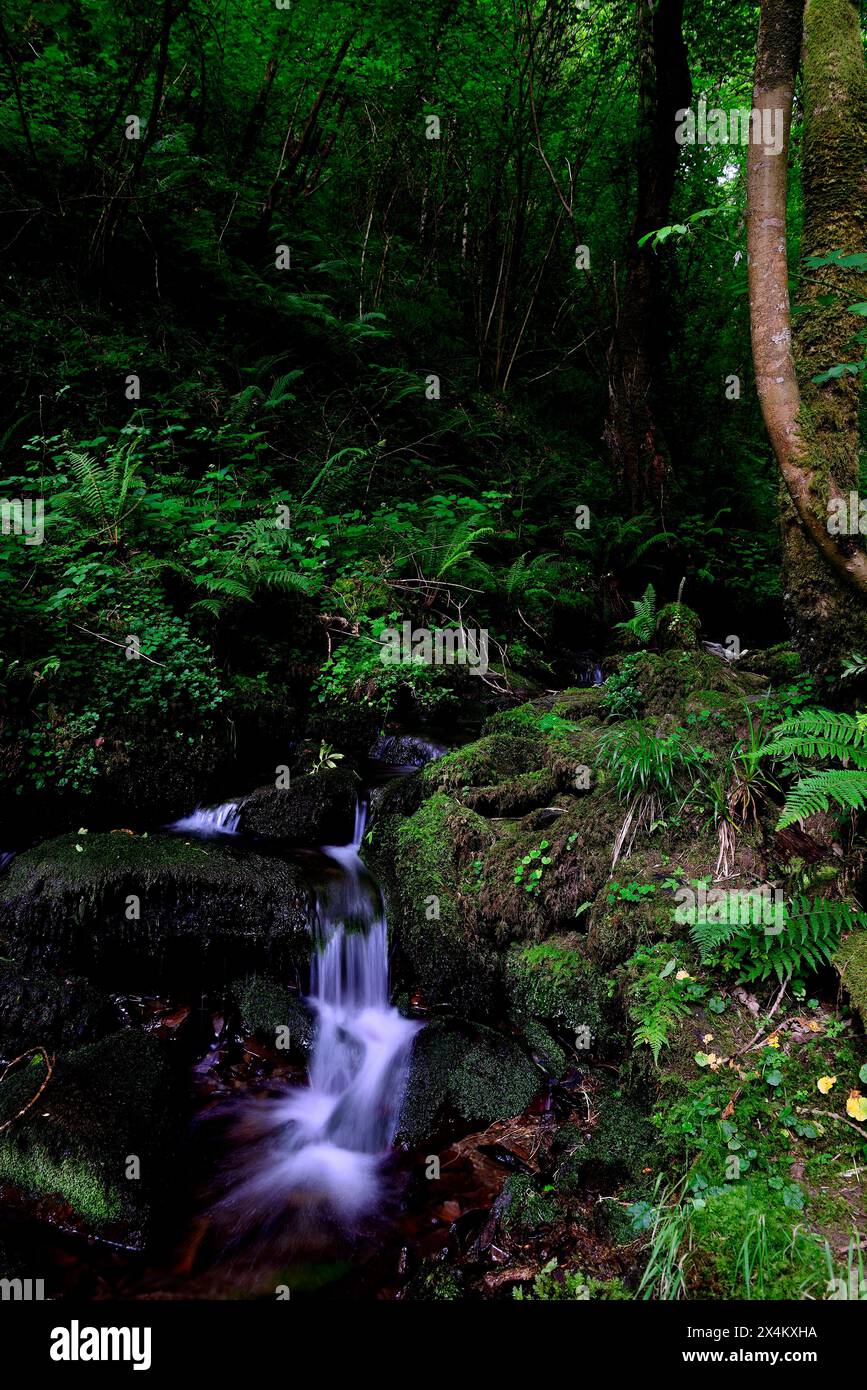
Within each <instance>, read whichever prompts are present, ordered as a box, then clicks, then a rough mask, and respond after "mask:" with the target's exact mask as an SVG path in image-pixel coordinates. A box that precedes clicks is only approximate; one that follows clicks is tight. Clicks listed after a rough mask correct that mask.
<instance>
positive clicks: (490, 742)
mask: <svg viewBox="0 0 867 1390" xmlns="http://www.w3.org/2000/svg"><path fill="white" fill-rule="evenodd" d="M541 742H542V736H541V734H540V733H539V732H538V730H537V731H536V732H535V733H533V732H532V731H531V730H530V729H529V728H527V729H524V728H520V727H518V728H516V729H511V728H509V729H504V730H502V731H500V732H496V733H490V734H485V735H483V737H482V738H479V739H476V741H475V742H474V743H468V744H466V745H465V747H463V748H456V749H455V750H454V752H452V753H447V754H446V756H445V757H444V758H438V759H437V760H436V762H435V763H429V764H428V766H427V767H426V768H425V770H424V773H423V777H424V782H425V786H426V787H429V788H432V789H438V790H441V791H456V790H457V789H458V788H461V787H490V786H494V785H496V784H497V783H500V782H504V781H506V780H508V779H511V778H513V777H518V776H520V775H521V774H522V773H528V772H536V771H537V770H538V769H539V768H540V767H541V766H542V764H543V762H544V759H543V758H541V757H540V747H539V745H540V743H541Z"/></svg>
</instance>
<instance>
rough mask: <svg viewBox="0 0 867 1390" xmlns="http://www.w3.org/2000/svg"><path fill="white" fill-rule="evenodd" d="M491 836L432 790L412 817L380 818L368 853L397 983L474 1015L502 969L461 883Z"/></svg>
mask: <svg viewBox="0 0 867 1390" xmlns="http://www.w3.org/2000/svg"><path fill="white" fill-rule="evenodd" d="M493 838H494V837H493V833H492V831H491V829H490V827H489V826H488V825H487V823H486V822H485V821H484V820H483V819H482V817H481V816H477V815H475V813H474V812H472V811H470V810H468V809H467V808H465V807H463V806H461V805H460V804H459V803H458V802H456V801H454V800H453V799H452V798H451V797H449V796H447V795H446V794H445V793H444V792H437V793H435V794H434V795H433V796H431V797H430V798H429V799H428V800H427V801H425V802H423V803H422V805H421V806H420V807H419V809H418V811H416V813H415V815H413V816H412V817H410V819H409V820H402V819H400V818H399V817H397V816H394V817H388V818H385V819H383V820H382V821H379V820H378V821H377V828H376V833H375V836H374V843H373V846H372V847H371V853H370V854H369V855H368V858H369V860H370V863H371V867H372V868H373V869H374V871H375V872H377V873H378V874H379V876H380V878H381V880H382V882H383V884H384V887H385V890H386V896H387V901H388V920H389V928H390V931H391V935H392V938H393V940H394V942H395V945H396V946H397V948H398V959H397V960H396V972H397V978H398V981H400V980H401V979H403V980H405V982H406V983H408V984H415V983H419V984H420V985H421V988H422V990H423V992H424V994H425V997H426V998H427V999H428V1000H430V1001H431V1002H433V1003H442V1004H449V1005H450V1006H451V1007H453V1008H456V1009H458V1010H460V1011H461V1012H463V1013H468V1014H470V1015H475V1016H485V1015H487V1014H490V1013H491V1012H492V1011H494V1010H495V1008H496V1005H497V1002H498V999H499V978H500V975H501V965H500V963H499V961H498V959H497V957H496V955H495V953H494V952H493V951H492V950H491V949H490V947H489V945H488V944H487V943H486V942H485V941H484V940H483V939H481V938H480V937H479V936H478V935H477V933H476V932H475V930H474V927H473V922H472V921H471V920H470V919H469V915H468V913H467V911H466V910H465V906H464V903H463V901H462V899H461V894H460V886H459V885H460V880H461V877H462V874H463V872H464V870H465V868H467V867H468V866H469V865H470V864H471V863H472V861H473V860H474V859H476V858H477V857H478V856H479V855H481V854H483V853H484V851H485V849H486V848H487V847H488V846H489V845H490V843H491V841H492V840H493Z"/></svg>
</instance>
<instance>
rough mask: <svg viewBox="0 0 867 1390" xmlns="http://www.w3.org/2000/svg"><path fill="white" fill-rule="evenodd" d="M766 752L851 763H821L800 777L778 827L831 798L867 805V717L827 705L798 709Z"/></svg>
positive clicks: (852, 806)
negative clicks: (837, 765) (841, 765)
mask: <svg viewBox="0 0 867 1390" xmlns="http://www.w3.org/2000/svg"><path fill="white" fill-rule="evenodd" d="M765 755H766V756H769V757H773V758H781V759H782V758H786V759H799V758H833V759H836V760H837V761H838V762H843V763H853V764H854V767H850V768H821V769H819V770H818V771H816V772H812V773H808V774H807V776H805V777H800V778H799V780H798V781H797V783H796V784H795V786H794V787H792V789H791V790H790V792H789V794H788V796H787V797H786V803H785V805H784V807H783V810H782V813H781V815H780V819H779V821H778V822H777V829H778V830H785V828H786V826H789V825H793V824H794V822H795V821H801V820H805V819H806V818H807V816H812V815H815V814H816V813H817V812H819V811H827V810H829V809H830V807H831V803H832V802H833V803H835V804H836V805H837V806H842V807H844V808H845V809H846V810H850V811H863V810H864V809H865V807H867V716H865V715H863V714H840V713H837V712H835V711H833V710H827V709H806V710H800V711H799V712H798V713H797V714H795V715H793V716H792V717H791V718H790V719H786V720H785V721H784V722H783V723H782V724H780V725H779V726H778V727H777V728H776V729H775V730H774V734H773V737H772V739H771V742H770V743H769V744H768V745H767V747H766V749H765Z"/></svg>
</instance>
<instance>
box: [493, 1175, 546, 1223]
mask: <svg viewBox="0 0 867 1390" xmlns="http://www.w3.org/2000/svg"><path fill="white" fill-rule="evenodd" d="M503 1199H504V1200H503V1206H504V1210H503V1215H502V1217H501V1224H502V1227H503V1230H504V1231H505V1233H506V1234H507V1235H508V1236H510V1237H512V1238H517V1239H521V1238H525V1237H527V1236H532V1235H536V1234H537V1233H538V1231H539V1229H540V1227H542V1226H550V1225H552V1223H553V1222H554V1221H555V1219H556V1216H557V1206H556V1203H555V1201H554V1198H553V1196H552V1195H551V1193H548V1192H540V1191H539V1188H538V1186H537V1183H536V1181H535V1180H534V1179H533V1178H531V1177H528V1176H527V1175H526V1174H524V1173H510V1174H509V1176H508V1177H507V1178H506V1181H505V1183H504V1185H503Z"/></svg>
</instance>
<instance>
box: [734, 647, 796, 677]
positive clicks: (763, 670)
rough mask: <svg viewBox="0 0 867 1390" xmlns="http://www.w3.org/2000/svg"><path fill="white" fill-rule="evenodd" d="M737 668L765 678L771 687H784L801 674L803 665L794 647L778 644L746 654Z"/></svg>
mask: <svg viewBox="0 0 867 1390" xmlns="http://www.w3.org/2000/svg"><path fill="white" fill-rule="evenodd" d="M738 667H739V668H740V670H742V671H751V672H754V673H756V674H758V675H760V676H766V677H767V678H768V680H769V681H770V682H771V683H772V684H773V685H784V684H785V683H786V682H787V681H792V680H794V679H795V677H796V676H799V675H800V674H801V671H802V670H803V663H802V661H801V658H800V655H799V654H798V652H796V651H795V649H794V647H792V646H790V645H789V643H788V642H778V643H777V645H776V646H775V647H765V648H764V649H761V650H754V651H750V652H746V653H745V655H744V656H742V657H741V659H740V661H739V662H738Z"/></svg>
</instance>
